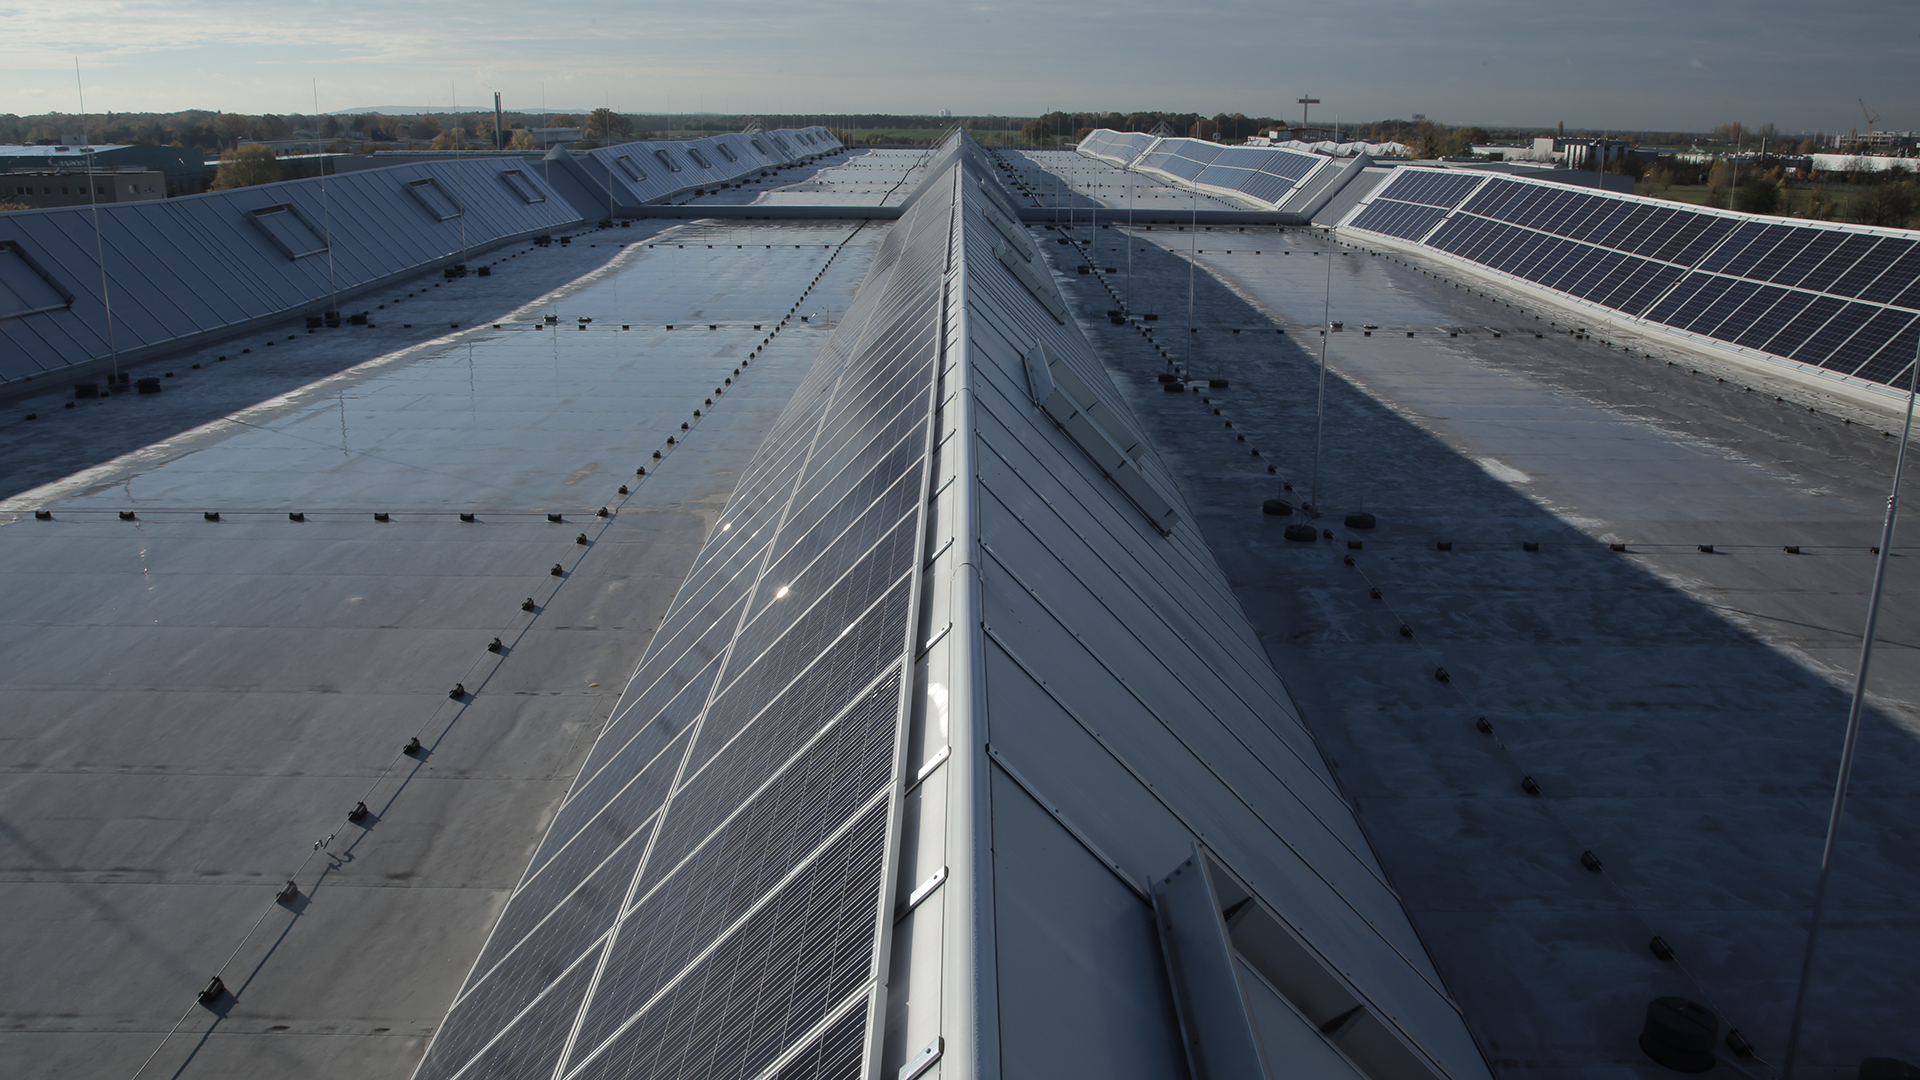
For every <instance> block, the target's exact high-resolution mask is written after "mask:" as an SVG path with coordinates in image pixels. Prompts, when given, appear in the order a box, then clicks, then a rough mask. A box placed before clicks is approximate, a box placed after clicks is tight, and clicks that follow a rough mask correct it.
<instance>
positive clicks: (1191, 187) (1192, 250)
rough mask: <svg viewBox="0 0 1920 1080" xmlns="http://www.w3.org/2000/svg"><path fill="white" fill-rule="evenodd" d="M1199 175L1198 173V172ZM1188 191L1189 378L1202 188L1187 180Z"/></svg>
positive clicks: (1187, 359) (1191, 373)
mask: <svg viewBox="0 0 1920 1080" xmlns="http://www.w3.org/2000/svg"><path fill="white" fill-rule="evenodd" d="M1196 175H1198V174H1196ZM1187 191H1188V192H1189V193H1190V194H1191V195H1192V196H1193V203H1192V211H1191V212H1192V218H1191V220H1190V221H1189V222H1188V225H1187V233H1188V236H1187V351H1186V354H1185V356H1186V360H1185V364H1186V369H1187V372H1186V373H1187V378H1189V379H1191V378H1193V273H1194V269H1193V267H1194V263H1195V262H1196V261H1198V260H1199V258H1200V189H1199V187H1197V186H1196V185H1195V181H1192V180H1189V181H1187Z"/></svg>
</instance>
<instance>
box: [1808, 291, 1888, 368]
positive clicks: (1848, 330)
mask: <svg viewBox="0 0 1920 1080" xmlns="http://www.w3.org/2000/svg"><path fill="white" fill-rule="evenodd" d="M1877 311H1878V309H1877V308H1875V307H1873V306H1872V305H1871V304H1858V303H1855V304H1848V305H1847V306H1845V307H1843V308H1841V309H1840V310H1839V311H1837V312H1835V313H1834V316H1833V318H1831V319H1828V320H1827V323H1826V325H1825V326H1822V327H1821V328H1820V330H1819V332H1817V333H1815V334H1814V335H1813V336H1812V337H1810V338H1808V339H1807V341H1806V344H1804V345H1802V346H1800V347H1799V348H1798V349H1795V350H1794V351H1793V358H1794V359H1795V360H1798V361H1800V362H1802V363H1806V364H1819V365H1820V366H1821V367H1825V366H1827V358H1828V357H1829V356H1830V355H1832V353H1833V351H1834V350H1835V349H1837V348H1839V347H1840V345H1841V344H1842V343H1843V342H1845V341H1846V340H1847V339H1848V338H1850V337H1852V336H1853V334H1854V331H1856V330H1858V329H1860V328H1861V327H1862V326H1865V325H1866V324H1867V320H1869V319H1871V318H1873V316H1874V314H1875V313H1876V312H1877Z"/></svg>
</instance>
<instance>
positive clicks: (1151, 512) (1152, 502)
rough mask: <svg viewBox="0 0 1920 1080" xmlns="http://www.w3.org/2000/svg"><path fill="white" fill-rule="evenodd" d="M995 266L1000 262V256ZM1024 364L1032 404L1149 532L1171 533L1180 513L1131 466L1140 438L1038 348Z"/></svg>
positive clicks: (1061, 364)
mask: <svg viewBox="0 0 1920 1080" xmlns="http://www.w3.org/2000/svg"><path fill="white" fill-rule="evenodd" d="M1000 250H1001V251H1002V252H1004V251H1005V250H1006V249H1005V248H1001V249H1000ZM1001 261H1002V262H1006V256H1005V255H1004V254H1002V255H1001ZM1024 362H1025V365H1026V370H1027V379H1028V385H1029V387H1030V388H1031V391H1032V393H1033V396H1034V403H1035V404H1037V405H1039V406H1040V409H1041V411H1042V412H1045V413H1046V414H1047V417H1048V418H1049V419H1051V420H1052V421H1053V422H1054V423H1055V424H1058V425H1059V426H1060V429H1061V430H1062V431H1064V432H1066V433H1067V437H1068V438H1070V439H1072V440H1073V442H1074V445H1075V446H1078V447H1079V448H1080V449H1081V450H1083V451H1085V453H1086V455H1087V456H1088V457H1090V458H1092V459H1093V463H1094V464H1095V465H1097V466H1099V467H1100V471H1101V472H1103V473H1105V474H1106V475H1107V476H1108V477H1109V478H1111V479H1112V480H1113V482H1114V483H1115V484H1117V485H1119V487H1120V490H1121V491H1123V492H1125V493H1126V496H1127V499H1128V500H1129V501H1131V502H1132V503H1133V504H1134V505H1135V506H1137V507H1139V508H1140V512H1141V513H1143V514H1145V515H1147V520H1148V521H1151V522H1153V527H1154V528H1156V529H1158V530H1160V532H1161V534H1162V535H1166V534H1168V533H1171V532H1172V531H1173V527H1174V525H1175V524H1177V523H1178V522H1179V521H1180V512H1179V511H1178V510H1176V509H1174V507H1173V503H1172V501H1171V500H1169V499H1168V498H1167V497H1166V496H1164V495H1162V494H1160V491H1159V489H1158V488H1156V487H1155V486H1154V485H1153V484H1152V483H1151V482H1150V481H1148V480H1147V478H1146V475H1145V474H1144V473H1142V472H1141V471H1140V467H1139V465H1138V463H1137V462H1138V459H1139V457H1140V454H1141V451H1142V450H1143V449H1144V444H1143V443H1142V441H1141V439H1140V436H1139V435H1138V434H1136V433H1135V432H1134V431H1133V430H1132V429H1131V428H1129V427H1127V426H1126V425H1125V424H1123V423H1121V422H1120V420H1119V419H1118V418H1117V417H1115V416H1114V415H1113V413H1112V412H1111V411H1109V410H1108V409H1107V408H1106V406H1105V405H1104V404H1102V403H1101V401H1100V399H1099V397H1098V396H1097V395H1095V394H1094V393H1093V391H1092V390H1091V389H1089V388H1088V387H1087V385H1086V383H1085V382H1083V381H1082V380H1081V379H1080V377H1079V376H1078V375H1076V374H1075V373H1074V371H1073V369H1072V368H1071V367H1069V366H1068V365H1067V364H1066V363H1065V362H1064V361H1062V360H1061V359H1060V358H1059V357H1056V356H1054V355H1053V353H1052V352H1051V351H1050V350H1048V348H1047V347H1046V346H1045V345H1044V344H1036V345H1035V346H1034V347H1033V348H1032V349H1031V350H1029V351H1028V352H1027V354H1026V356H1025V358H1024Z"/></svg>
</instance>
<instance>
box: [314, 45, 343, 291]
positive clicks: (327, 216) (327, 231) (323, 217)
mask: <svg viewBox="0 0 1920 1080" xmlns="http://www.w3.org/2000/svg"><path fill="white" fill-rule="evenodd" d="M313 113H314V115H315V116H318V115H320V80H319V79H314V80H313ZM332 218H333V215H332V213H331V212H330V210H329V208H328V206H327V159H326V158H324V157H323V158H321V159H320V235H321V237H322V238H323V239H324V240H326V242H327V314H329V315H338V314H339V313H340V292H339V290H338V289H336V288H335V287H334V284H333V220H332Z"/></svg>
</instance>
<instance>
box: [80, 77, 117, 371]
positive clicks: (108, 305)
mask: <svg viewBox="0 0 1920 1080" xmlns="http://www.w3.org/2000/svg"><path fill="white" fill-rule="evenodd" d="M73 85H74V88H75V89H76V90H77V91H78V92H79V94H80V142H81V147H80V149H81V150H82V151H83V152H84V153H85V154H86V157H85V158H84V159H83V160H85V161H86V163H87V205H88V206H90V207H92V208H93V256H94V259H95V260H96V261H98V262H99V263H100V305H101V307H103V308H104V309H105V310H106V313H107V356H108V357H110V358H111V360H112V363H113V367H112V369H111V370H112V371H113V374H114V376H115V379H116V381H117V379H118V377H119V375H120V349H119V348H118V347H117V346H116V345H115V344H114V340H113V294H112V293H111V292H110V291H109V290H108V288H107V245H106V241H104V240H102V239H101V238H100V203H99V201H98V200H97V199H96V198H95V195H96V192H95V191H94V185H93V140H91V139H89V138H88V137H87V87H86V84H85V83H83V82H81V81H80V58H79V57H77V56H76V57H74V58H73Z"/></svg>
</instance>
